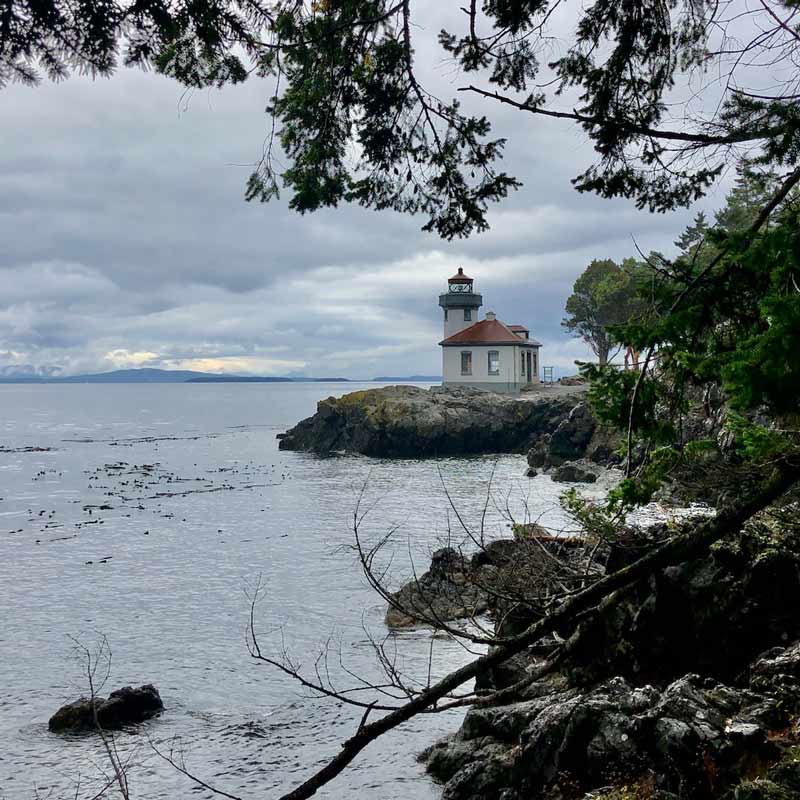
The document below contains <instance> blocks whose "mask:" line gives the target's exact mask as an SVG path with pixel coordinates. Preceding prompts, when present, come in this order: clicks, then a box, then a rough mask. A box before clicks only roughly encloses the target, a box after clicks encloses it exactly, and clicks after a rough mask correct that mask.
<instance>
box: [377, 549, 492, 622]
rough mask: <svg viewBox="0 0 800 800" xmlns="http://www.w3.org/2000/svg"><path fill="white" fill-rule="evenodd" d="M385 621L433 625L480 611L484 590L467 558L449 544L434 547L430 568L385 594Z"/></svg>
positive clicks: (474, 614)
mask: <svg viewBox="0 0 800 800" xmlns="http://www.w3.org/2000/svg"><path fill="white" fill-rule="evenodd" d="M389 598H390V599H389V607H388V608H387V610H386V624H387V625H388V626H389V627H390V628H408V627H411V626H414V625H420V624H428V625H434V626H435V625H437V624H438V623H442V622H450V621H452V620H456V619H466V618H469V617H473V616H476V615H478V614H483V613H484V612H485V611H486V609H487V592H486V590H485V588H484V587H483V586H482V585H480V582H479V581H478V574H477V570H476V569H474V568H473V566H472V564H471V563H470V561H469V559H466V558H464V556H462V555H461V554H460V553H459V552H458V551H456V550H454V549H453V548H452V547H444V548H442V549H441V550H437V551H436V552H435V553H434V554H433V556H432V557H431V566H430V569H429V570H428V571H427V572H425V573H424V574H423V575H421V576H420V577H419V578H416V579H415V580H412V581H409V582H408V583H407V584H405V586H403V587H402V588H401V589H400V590H399V591H397V592H394V593H393V594H391V595H390V596H389Z"/></svg>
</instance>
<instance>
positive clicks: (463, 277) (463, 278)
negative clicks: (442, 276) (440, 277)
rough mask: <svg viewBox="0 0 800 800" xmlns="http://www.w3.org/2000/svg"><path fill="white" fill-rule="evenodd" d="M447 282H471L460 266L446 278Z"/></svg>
mask: <svg viewBox="0 0 800 800" xmlns="http://www.w3.org/2000/svg"><path fill="white" fill-rule="evenodd" d="M447 282H448V283H472V278H470V277H469V276H467V275H465V274H464V270H463V268H462V267H459V268H458V272H457V273H456V274H455V275H453V277H452V278H448V279H447Z"/></svg>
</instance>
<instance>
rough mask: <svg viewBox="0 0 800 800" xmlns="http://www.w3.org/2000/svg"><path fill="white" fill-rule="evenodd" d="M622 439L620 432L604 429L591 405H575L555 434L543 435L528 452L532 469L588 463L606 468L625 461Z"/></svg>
mask: <svg viewBox="0 0 800 800" xmlns="http://www.w3.org/2000/svg"><path fill="white" fill-rule="evenodd" d="M620 444H621V439H620V436H619V434H618V433H617V432H616V431H612V430H611V429H610V428H608V427H606V426H604V425H600V424H599V423H598V422H597V419H596V418H595V415H594V413H593V412H592V409H591V408H590V406H589V404H588V403H587V402H580V403H578V404H577V405H575V406H574V407H573V408H572V409H571V410H570V413H569V414H567V415H566V416H565V417H564V418H563V419H562V420H561V421H560V422H559V423H558V425H557V426H556V428H555V429H554V430H552V431H546V430H542V431H541V432H539V433H538V434H537V435H536V436H535V438H534V440H533V442H532V444H531V448H530V450H528V464H529V465H530V467H531V468H532V469H536V468H544V469H549V468H552V467H559V466H561V465H562V464H565V463H568V462H572V461H577V460H579V459H585V460H588V461H590V462H592V463H595V464H598V465H602V466H614V465H616V464H619V463H620V461H621V459H620V456H619V454H618V452H617V451H618V450H619V447H620Z"/></svg>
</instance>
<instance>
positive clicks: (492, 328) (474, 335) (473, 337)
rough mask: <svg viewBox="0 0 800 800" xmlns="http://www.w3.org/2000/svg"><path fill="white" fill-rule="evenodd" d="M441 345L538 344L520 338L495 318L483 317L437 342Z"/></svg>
mask: <svg viewBox="0 0 800 800" xmlns="http://www.w3.org/2000/svg"><path fill="white" fill-rule="evenodd" d="M439 344H440V345H442V346H443V347H450V346H453V345H461V344H527V345H533V346H538V345H539V343H538V342H536V341H534V340H533V339H521V338H520V337H519V336H517V334H516V333H514V332H513V331H512V330H511V328H509V327H508V325H504V324H503V323H502V322H500V320H497V319H484V320H481V321H480V322H476V323H475V324H474V325H470V326H469V328H464V330H463V331H459V332H458V333H454V334H453V335H452V336H448V337H447V338H446V339H444V340H443V341H441V342H439Z"/></svg>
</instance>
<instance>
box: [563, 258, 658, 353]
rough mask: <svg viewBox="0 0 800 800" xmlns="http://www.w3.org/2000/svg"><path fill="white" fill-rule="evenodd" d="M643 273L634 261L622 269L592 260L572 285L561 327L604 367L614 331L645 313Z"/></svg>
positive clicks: (602, 261) (606, 260)
mask: <svg viewBox="0 0 800 800" xmlns="http://www.w3.org/2000/svg"><path fill="white" fill-rule="evenodd" d="M643 280H644V273H643V269H642V267H641V265H640V264H638V263H637V262H636V261H634V259H626V260H625V261H624V262H623V263H622V265H619V264H616V263H615V262H614V261H612V260H611V259H610V258H606V259H602V260H594V261H592V263H591V264H589V266H588V267H586V269H585V270H584V271H583V273H582V274H581V275H580V276H579V277H578V279H577V280H576V281H575V285H574V286H573V289H572V294H571V295H570V296H569V298H567V303H566V312H567V315H568V316H567V317H565V319H564V320H563V321H562V323H561V324H562V326H563V327H564V328H566V329H567V330H568V331H569V332H570V333H572V334H574V335H576V336H580V337H581V338H582V339H583V340H584V341H585V342H586V343H587V344H588V345H589V346H590V347H591V348H592V350H593V351H594V352H595V354H596V355H597V357H598V360H599V362H600V366H604V365H605V364H606V363H607V361H608V358H609V353H610V351H611V348H612V347H613V345H614V343H615V337H614V330H615V328H617V327H619V326H620V325H621V324H623V323H626V322H630V321H631V320H632V319H639V318H641V317H643V316H644V315H645V313H646V305H645V303H644V290H643V288H642V281H643Z"/></svg>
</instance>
